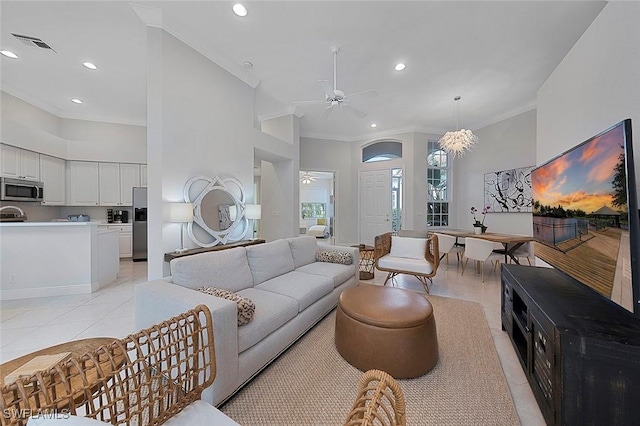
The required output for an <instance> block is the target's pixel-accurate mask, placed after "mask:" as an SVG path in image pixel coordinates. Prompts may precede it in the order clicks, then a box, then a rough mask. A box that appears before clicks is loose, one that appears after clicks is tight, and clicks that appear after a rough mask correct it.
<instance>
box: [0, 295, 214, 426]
mask: <svg viewBox="0 0 640 426" xmlns="http://www.w3.org/2000/svg"><path fill="white" fill-rule="evenodd" d="M212 327H213V325H212V320H211V312H210V311H209V309H208V308H207V307H206V306H204V305H199V306H197V307H196V308H195V309H192V310H190V311H187V312H185V313H183V314H181V315H178V316H176V317H173V318H171V319H169V320H167V321H164V322H162V323H160V324H157V325H155V326H152V327H149V328H147V329H145V330H142V331H140V332H138V333H136V334H132V335H130V336H127V337H125V338H124V339H115V340H114V341H113V343H111V344H109V345H104V346H101V347H99V348H98V349H96V350H95V351H92V352H88V353H86V354H85V355H83V356H82V357H78V358H70V359H67V360H65V361H61V362H60V363H58V364H56V365H55V366H54V367H53V368H51V369H50V370H48V371H40V372H37V373H36V374H34V375H33V376H31V377H21V378H19V379H18V380H17V381H16V382H14V383H12V384H10V385H6V386H3V387H2V399H0V409H2V410H3V411H2V413H3V415H2V416H0V423H1V424H2V425H3V426H4V425H7V426H14V425H15V426H24V425H26V423H27V420H28V417H29V416H28V415H27V416H25V413H45V414H46V413H65V414H72V415H78V416H84V417H90V418H94V419H97V420H100V421H103V422H108V423H111V424H114V425H161V424H163V423H164V422H166V421H167V420H168V419H169V418H171V417H172V416H174V415H175V414H177V413H179V412H180V411H182V410H183V409H184V408H186V407H187V406H188V405H189V404H191V403H192V402H194V401H196V400H199V399H200V397H201V394H202V391H203V390H204V389H206V388H207V387H209V386H211V384H212V383H213V380H214V378H215V376H216V368H215V365H216V363H215V352H214V345H213V343H214V342H213V329H212Z"/></svg>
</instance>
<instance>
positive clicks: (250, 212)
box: [244, 204, 262, 238]
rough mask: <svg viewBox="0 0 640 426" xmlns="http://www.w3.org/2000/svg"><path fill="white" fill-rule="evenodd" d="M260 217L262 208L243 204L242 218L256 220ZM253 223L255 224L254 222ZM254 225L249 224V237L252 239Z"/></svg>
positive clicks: (256, 205)
mask: <svg viewBox="0 0 640 426" xmlns="http://www.w3.org/2000/svg"><path fill="white" fill-rule="evenodd" d="M261 216H262V206H261V205H260V204H245V205H244V217H246V218H247V219H248V220H254V221H255V220H258V219H260V217H261ZM254 223H255V222H254ZM254 223H251V237H252V238H254V237H255V235H254V226H255V225H254Z"/></svg>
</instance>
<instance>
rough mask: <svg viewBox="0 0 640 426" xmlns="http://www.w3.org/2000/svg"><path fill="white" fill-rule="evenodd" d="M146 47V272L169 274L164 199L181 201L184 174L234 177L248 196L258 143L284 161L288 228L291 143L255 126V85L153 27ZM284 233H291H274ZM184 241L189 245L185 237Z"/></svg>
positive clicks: (170, 227) (173, 229)
mask: <svg viewBox="0 0 640 426" xmlns="http://www.w3.org/2000/svg"><path fill="white" fill-rule="evenodd" d="M147 54H148V56H149V57H148V64H149V69H148V87H147V95H148V99H147V113H148V118H147V139H148V144H147V162H148V186H149V192H148V203H149V216H148V232H149V251H148V258H149V263H148V275H149V279H155V278H160V277H162V276H163V275H168V274H169V268H168V265H166V264H164V262H163V260H162V259H163V256H164V253H167V252H170V251H172V250H174V249H175V248H176V247H178V246H179V238H180V237H179V234H180V228H179V225H177V224H173V223H168V222H167V220H166V217H167V215H166V213H167V211H166V210H167V204H168V202H174V201H181V200H182V198H183V188H184V185H185V183H186V182H187V180H188V179H189V178H191V177H193V176H199V175H203V176H209V177H214V176H220V177H222V178H224V177H233V178H236V179H238V180H239V181H240V183H241V184H242V186H243V188H244V190H245V192H246V195H247V198H248V199H253V188H254V185H253V163H254V150H256V149H257V148H259V149H260V150H262V151H264V152H267V151H270V150H271V151H277V157H278V158H281V159H282V160H283V161H281V162H279V163H277V165H278V167H280V169H279V170H278V172H279V173H280V175H279V181H280V182H281V183H282V188H284V189H286V190H287V199H286V200H283V201H281V203H280V208H281V209H282V211H283V212H286V215H288V216H286V215H285V216H283V219H285V220H286V223H287V227H288V228H290V229H293V225H292V224H293V223H294V222H295V221H294V217H293V216H292V212H293V211H294V208H293V203H292V202H291V195H290V194H291V193H292V191H291V187H292V185H293V177H294V171H293V170H292V169H293V164H292V163H293V161H292V160H293V154H294V152H295V147H294V145H292V144H291V143H287V142H284V141H282V140H279V139H276V138H274V137H272V136H268V135H266V134H264V133H262V132H260V131H258V130H256V129H255V128H254V127H253V124H254V113H253V101H254V89H252V88H251V87H250V86H248V85H247V84H245V83H244V82H242V81H241V80H239V79H238V78H236V77H234V76H233V75H231V74H230V73H228V72H227V71H225V70H224V69H223V68H221V67H220V66H218V65H217V64H215V63H214V62H212V61H210V60H209V59H207V58H206V57H204V56H203V55H201V54H200V53H198V52H197V51H195V50H193V49H192V48H190V47H189V46H187V45H185V44H184V43H182V42H181V41H180V40H178V39H176V38H175V37H173V36H172V35H170V34H169V33H167V32H164V31H163V30H161V29H158V28H154V27H148V29H147ZM295 133H296V131H295V130H294V131H293V132H292V135H293V137H295ZM287 160H289V165H286V163H287ZM297 173H298V171H297V170H295V177H296V180H297ZM287 185H288V188H287ZM262 202H264V199H263V200H262ZM264 214H265V213H264V211H263V216H264ZM261 229H263V230H264V229H265V226H264V224H262V226H261ZM289 235H292V232H288V233H283V234H280V235H276V236H274V238H281V237H283V236H289ZM185 246H187V247H195V244H194V243H192V242H188V241H187V242H185Z"/></svg>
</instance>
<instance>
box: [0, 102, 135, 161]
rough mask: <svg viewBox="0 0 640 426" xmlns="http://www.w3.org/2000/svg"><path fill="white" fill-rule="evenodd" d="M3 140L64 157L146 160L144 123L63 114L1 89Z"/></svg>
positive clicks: (93, 159) (0, 113)
mask: <svg viewBox="0 0 640 426" xmlns="http://www.w3.org/2000/svg"><path fill="white" fill-rule="evenodd" d="M0 100H1V104H0V106H1V109H0V118H1V120H2V133H1V138H2V140H1V141H2V143H6V144H9V145H14V146H18V147H20V148H24V149H29V150H32V151H36V152H41V153H43V154H48V155H52V156H54V157H58V158H63V159H65V160H85V161H112V162H122V163H146V162H147V150H146V148H147V134H146V133H147V131H146V128H145V127H144V126H133V125H128V124H117V123H103V122H98V121H88V120H76V119H68V118H60V117H58V116H56V115H54V114H51V113H49V112H47V111H44V110H42V109H40V108H38V107H36V106H34V105H31V104H30V103H28V102H25V101H23V100H21V99H18V98H16V97H14V96H11V95H9V94H7V93H5V92H0Z"/></svg>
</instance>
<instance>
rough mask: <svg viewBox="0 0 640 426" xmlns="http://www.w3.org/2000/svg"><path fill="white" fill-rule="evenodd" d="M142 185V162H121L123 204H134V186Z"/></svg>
mask: <svg viewBox="0 0 640 426" xmlns="http://www.w3.org/2000/svg"><path fill="white" fill-rule="evenodd" d="M138 186H140V164H129V163H121V164H120V202H121V204H120V205H121V206H132V205H133V188H134V187H138Z"/></svg>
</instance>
